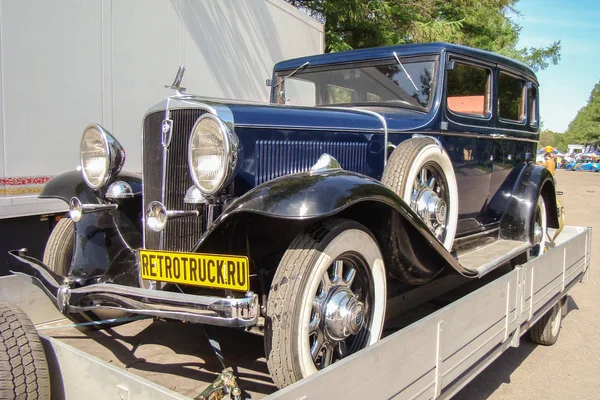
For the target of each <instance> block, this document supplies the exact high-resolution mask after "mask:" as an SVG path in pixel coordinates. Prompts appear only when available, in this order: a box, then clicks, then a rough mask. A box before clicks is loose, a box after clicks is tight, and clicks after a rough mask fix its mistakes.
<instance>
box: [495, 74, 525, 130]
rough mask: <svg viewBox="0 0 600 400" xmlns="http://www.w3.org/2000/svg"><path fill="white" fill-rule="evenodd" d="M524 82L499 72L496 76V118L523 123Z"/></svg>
mask: <svg viewBox="0 0 600 400" xmlns="http://www.w3.org/2000/svg"><path fill="white" fill-rule="evenodd" d="M525 88H526V85H525V81H524V80H523V79H520V78H516V77H514V76H512V75H508V74H505V73H504V72H500V74H499V75H498V117H499V118H502V119H508V120H511V121H515V122H523V121H525V118H526V115H525Z"/></svg>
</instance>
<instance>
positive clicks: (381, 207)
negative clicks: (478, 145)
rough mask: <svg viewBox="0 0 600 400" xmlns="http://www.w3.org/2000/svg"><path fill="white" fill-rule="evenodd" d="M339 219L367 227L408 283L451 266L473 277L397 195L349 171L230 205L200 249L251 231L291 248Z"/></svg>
mask: <svg viewBox="0 0 600 400" xmlns="http://www.w3.org/2000/svg"><path fill="white" fill-rule="evenodd" d="M334 215H335V216H336V217H343V218H348V219H353V220H356V221H357V222H360V223H362V224H363V225H365V226H367V227H368V228H369V229H370V230H371V231H372V233H373V234H374V235H375V236H376V238H377V239H378V243H379V245H380V246H381V248H382V252H383V254H384V258H385V262H386V268H387V270H388V272H390V274H391V275H392V276H394V277H396V278H398V279H400V280H402V281H404V282H407V283H411V284H421V283H424V282H426V281H429V280H431V279H433V278H434V277H435V276H437V275H438V274H439V273H440V272H441V271H442V270H443V269H444V267H445V266H447V265H451V266H453V267H454V268H456V269H457V270H458V271H459V272H461V273H464V274H467V275H470V274H469V272H468V271H466V270H464V269H462V267H460V264H458V262H457V261H456V260H455V258H454V257H453V256H452V255H451V254H450V253H449V252H448V251H447V250H446V249H445V248H444V246H443V244H442V243H440V242H439V241H438V240H437V239H436V238H435V237H434V236H433V234H432V233H431V231H430V230H429V229H428V228H427V227H426V225H425V224H424V223H423V221H422V220H421V219H420V218H419V217H418V216H417V214H415V212H414V211H413V210H412V209H411V208H410V207H409V206H408V205H407V204H406V203H405V202H404V201H403V200H402V199H401V198H400V197H399V196H398V195H396V193H394V192H393V191H392V190H390V189H389V188H387V187H386V186H385V185H383V184H382V183H381V182H379V181H376V180H374V179H372V178H369V177H367V176H364V175H361V174H357V173H354V172H349V171H343V170H329V171H325V172H319V173H309V172H305V173H299V174H294V175H287V176H284V177H280V178H277V179H274V180H271V181H269V182H266V183H264V184H262V185H260V186H257V187H256V188H254V189H253V190H250V191H249V192H247V193H246V194H244V195H243V196H241V197H239V198H238V199H236V200H235V201H233V202H231V203H230V204H228V206H227V207H226V208H225V210H224V211H223V213H222V214H221V215H220V216H219V218H217V219H216V220H215V221H214V223H213V224H212V225H211V226H210V227H209V229H208V230H207V231H206V232H205V233H204V234H203V236H202V237H201V238H200V240H199V241H198V243H197V244H196V246H195V248H194V251H215V249H217V250H222V249H223V248H222V247H220V246H222V244H223V243H231V242H232V240H235V238H239V237H244V235H245V234H247V233H248V229H254V230H255V231H256V232H257V233H258V234H260V235H261V241H262V242H268V243H269V246H268V247H269V250H270V251H273V248H274V247H277V244H276V243H280V244H281V245H282V246H284V248H283V249H282V250H285V248H287V245H289V243H290V242H291V240H293V238H294V237H295V236H296V235H297V234H298V233H300V232H301V231H302V230H304V229H306V228H307V227H308V226H310V225H312V224H314V223H316V222H317V221H319V220H321V219H324V218H328V217H331V216H334ZM243 245H244V244H242V246H240V251H241V252H242V253H244V247H243ZM230 251H231V250H230ZM253 255H254V254H253Z"/></svg>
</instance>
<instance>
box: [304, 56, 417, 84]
mask: <svg viewBox="0 0 600 400" xmlns="http://www.w3.org/2000/svg"><path fill="white" fill-rule="evenodd" d="M392 54H393V55H394V57H396V61H398V65H400V68H402V71H404V73H405V74H406V77H407V78H408V80H409V81H410V83H412V85H413V87H414V88H415V90H416V91H417V93H419V88H417V85H415V82H414V81H413V80H412V77H411V76H410V74H409V73H408V71H407V70H406V68H404V65H402V63H401V62H400V59H399V58H398V54H396V52H395V51H394V52H393V53H392ZM294 72H295V71H294ZM292 73H293V72H292Z"/></svg>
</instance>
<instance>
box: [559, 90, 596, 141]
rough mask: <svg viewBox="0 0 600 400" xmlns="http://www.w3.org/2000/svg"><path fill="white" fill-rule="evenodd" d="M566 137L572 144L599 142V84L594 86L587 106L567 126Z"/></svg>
mask: <svg viewBox="0 0 600 400" xmlns="http://www.w3.org/2000/svg"><path fill="white" fill-rule="evenodd" d="M567 135H568V137H569V139H570V140H572V143H581V144H589V143H598V142H600V83H597V84H596V85H595V86H594V89H592V93H591V94H590V97H589V99H588V101H587V104H586V105H585V106H584V107H583V108H581V109H580V110H579V111H578V112H577V115H576V116H575V118H574V119H573V121H571V123H570V124H569V129H568V131H567Z"/></svg>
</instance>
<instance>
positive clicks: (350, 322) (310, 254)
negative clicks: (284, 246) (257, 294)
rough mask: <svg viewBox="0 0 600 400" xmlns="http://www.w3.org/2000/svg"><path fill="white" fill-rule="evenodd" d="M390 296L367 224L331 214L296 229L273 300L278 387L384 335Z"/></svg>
mask: <svg viewBox="0 0 600 400" xmlns="http://www.w3.org/2000/svg"><path fill="white" fill-rule="evenodd" d="M385 302H386V278H385V267H384V264H383V257H382V255H381V251H380V250H379V246H378V245H377V242H376V241H375V239H373V236H372V235H371V234H370V232H369V231H368V230H367V228H365V227H364V226H362V225H360V224H358V223H356V222H354V221H349V220H343V219H333V220H329V221H326V222H324V223H319V224H317V225H316V226H314V227H312V228H311V229H309V230H307V231H305V232H303V233H301V234H300V235H298V237H296V239H295V240H294V241H293V242H292V244H291V245H290V247H289V248H288V250H287V251H286V252H285V254H284V256H283V258H282V260H281V262H280V263H279V267H278V268H277V272H276V273H275V276H274V278H273V282H272V284H271V290H270V293H269V300H268V304H267V324H266V332H265V352H266V357H267V364H268V366H269V371H270V372H271V376H272V377H273V381H274V382H275V384H276V385H277V387H279V388H282V387H285V386H287V385H290V384H292V383H294V382H296V381H298V380H300V379H302V378H304V377H307V376H309V375H311V374H313V373H315V372H317V371H318V370H320V369H322V368H325V367H327V366H329V365H331V364H333V363H334V362H336V361H338V360H340V359H342V358H344V357H346V356H348V355H350V354H352V353H355V352H357V351H358V350H360V349H362V348H364V347H366V346H368V345H371V344H373V343H375V342H376V341H378V340H379V338H380V337H381V331H382V328H383V320H384V314H385Z"/></svg>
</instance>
